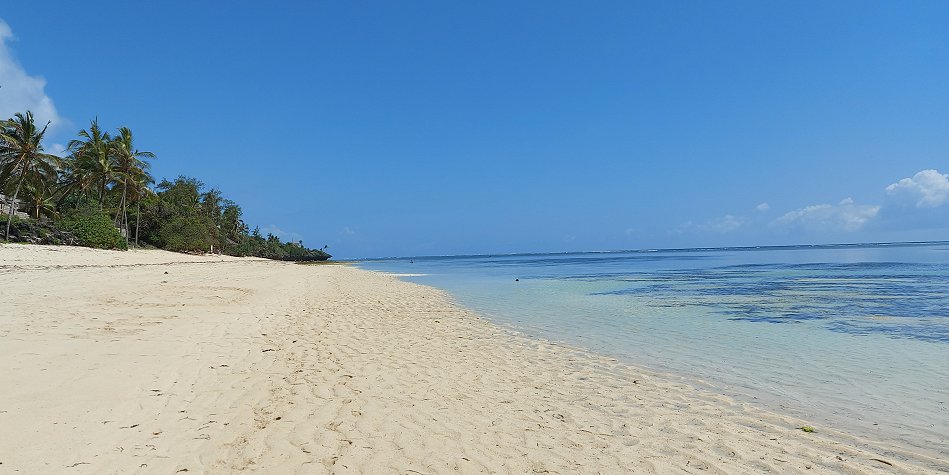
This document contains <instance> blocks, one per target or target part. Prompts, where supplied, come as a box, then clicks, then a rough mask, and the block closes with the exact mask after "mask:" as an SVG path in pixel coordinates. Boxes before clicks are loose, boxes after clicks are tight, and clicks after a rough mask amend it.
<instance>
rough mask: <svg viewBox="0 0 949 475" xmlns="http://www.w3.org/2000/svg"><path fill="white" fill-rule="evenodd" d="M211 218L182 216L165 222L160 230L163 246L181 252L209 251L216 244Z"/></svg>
mask: <svg viewBox="0 0 949 475" xmlns="http://www.w3.org/2000/svg"><path fill="white" fill-rule="evenodd" d="M211 228H212V225H211V223H210V220H208V219H207V218H205V217H203V216H182V217H177V218H172V219H171V221H168V222H167V223H164V224H163V225H162V226H161V229H160V230H159V231H158V234H159V237H160V238H161V242H162V244H163V246H162V247H163V248H165V249H167V250H169V251H179V252H195V251H201V252H207V251H208V250H210V249H211V245H212V244H214V236H213V235H212V232H211Z"/></svg>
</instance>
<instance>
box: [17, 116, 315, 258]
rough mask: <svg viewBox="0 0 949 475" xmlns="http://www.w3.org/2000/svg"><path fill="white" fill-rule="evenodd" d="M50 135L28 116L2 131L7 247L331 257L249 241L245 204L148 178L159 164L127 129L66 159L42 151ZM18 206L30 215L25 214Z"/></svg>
mask: <svg viewBox="0 0 949 475" xmlns="http://www.w3.org/2000/svg"><path fill="white" fill-rule="evenodd" d="M47 127H49V123H47V124H46V125H45V126H43V127H39V126H38V125H37V123H36V121H35V118H34V117H33V114H32V112H30V111H27V112H26V113H17V114H15V115H14V117H12V118H10V119H7V120H2V121H0V194H3V195H6V197H7V199H6V202H5V203H4V204H5V206H4V207H5V208H6V209H4V210H3V211H4V213H3V214H4V216H3V217H2V218H0V223H2V225H3V228H4V234H3V238H4V240H6V241H11V240H20V241H30V240H31V239H32V240H34V241H36V240H43V242H46V241H49V242H54V243H59V242H64V243H73V244H80V245H86V246H91V247H100V248H117V249H127V248H128V247H129V246H136V247H139V246H146V247H147V246H152V247H157V248H161V249H167V250H171V251H179V252H208V251H217V252H221V253H225V254H230V255H237V256H257V257H266V258H270V259H282V260H325V259H328V258H329V257H330V255H329V254H327V253H326V247H325V246H324V247H323V248H322V249H308V248H306V247H305V246H304V245H303V242H302V241H298V242H283V241H282V240H280V239H279V238H277V237H276V236H273V235H272V234H268V235H267V236H263V235H262V234H261V233H260V231H259V229H256V228H255V229H254V230H252V231H251V230H250V229H249V228H248V226H247V224H246V223H245V222H244V221H243V219H242V212H241V208H240V206H239V205H238V204H237V203H235V202H233V201H231V200H229V199H227V198H225V197H224V195H223V194H222V193H221V191H220V190H217V189H214V188H210V189H208V188H207V187H206V186H205V185H204V183H202V182H201V181H199V180H197V179H195V178H190V177H185V176H179V177H178V178H176V179H174V180H171V181H169V180H166V179H163V180H161V181H160V182H158V183H157V184H156V183H155V180H154V178H153V177H152V175H151V173H150V169H151V161H152V160H154V159H155V158H156V156H155V154H154V153H152V152H148V151H143V150H139V149H138V147H137V146H136V144H135V139H134V136H133V134H132V131H131V130H130V129H129V128H128V127H121V128H119V129H118V130H116V131H115V133H114V134H110V133H109V132H106V131H103V130H102V128H101V127H100V126H99V123H98V120H97V119H94V120H92V122H91V123H90V125H89V128H87V129H82V130H80V131H79V133H78V134H77V138H75V139H73V140H71V141H70V142H69V145H68V147H67V148H66V152H65V154H64V156H63V157H59V156H57V155H54V154H50V153H47V152H46V151H45V150H44V148H43V138H44V136H45V134H46V130H47ZM17 205H20V206H22V208H23V209H24V211H23V212H20V213H18V212H17V208H18V206H17ZM18 214H19V215H20V216H17V215H18ZM23 214H26V215H27V216H28V217H23V216H22V215H23ZM30 236H31V237H32V238H31V239H29V238H28V237H30Z"/></svg>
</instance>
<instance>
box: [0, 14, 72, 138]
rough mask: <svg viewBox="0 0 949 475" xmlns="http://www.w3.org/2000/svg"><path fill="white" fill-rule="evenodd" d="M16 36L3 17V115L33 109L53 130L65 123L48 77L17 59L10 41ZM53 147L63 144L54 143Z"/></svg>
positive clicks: (0, 110) (0, 70) (0, 67)
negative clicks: (49, 93)
mask: <svg viewBox="0 0 949 475" xmlns="http://www.w3.org/2000/svg"><path fill="white" fill-rule="evenodd" d="M13 39H14V36H13V30H12V29H10V26H9V25H7V23H6V22H5V21H3V19H0V117H2V118H4V119H5V118H9V117H13V114H15V113H17V112H26V111H28V110H30V111H33V116H34V117H36V121H37V123H39V124H40V125H41V126H42V125H44V124H46V121H50V126H49V129H50V131H52V130H54V129H55V128H57V127H60V126H63V125H65V124H64V123H63V122H64V120H63V118H62V117H60V116H59V113H58V112H57V111H56V106H55V105H54V104H53V100H52V99H51V98H50V97H49V96H47V95H46V91H45V88H46V80H45V79H43V78H42V77H41V76H31V75H30V74H28V73H27V72H26V71H25V70H24V69H23V66H22V65H21V64H20V63H19V62H18V61H17V60H16V57H15V56H14V54H13V50H12V48H10V44H9V43H10V42H11V41H13ZM50 148H53V149H54V150H58V149H59V148H61V147H56V146H55V145H50Z"/></svg>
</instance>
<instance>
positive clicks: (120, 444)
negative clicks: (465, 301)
mask: <svg viewBox="0 0 949 475" xmlns="http://www.w3.org/2000/svg"><path fill="white" fill-rule="evenodd" d="M212 262H213V263H214V265H213V266H208V265H207V264H208V263H212ZM165 272H167V274H165ZM0 288H3V289H4V292H3V294H0V308H5V309H11V308H12V309H13V312H12V313H10V312H5V313H6V315H7V316H4V317H0V341H2V342H3V343H4V344H3V345H0V360H2V361H5V364H7V365H8V368H9V369H8V370H5V371H4V372H3V373H2V374H0V386H3V387H8V388H14V389H12V390H11V391H6V392H4V393H3V394H0V431H2V437H0V440H2V441H3V442H0V473H6V472H7V471H10V472H11V473H12V472H13V471H14V470H18V469H19V470H22V471H26V472H35V471H64V470H66V469H69V470H74V471H76V472H77V473H103V472H105V473H114V472H122V473H125V472H129V471H140V472H145V471H148V472H150V471H162V470H164V471H171V472H174V471H180V470H182V469H188V471H189V472H210V473H227V472H234V471H241V470H262V471H270V472H276V471H282V472H286V471H304V472H307V473H310V472H315V473H331V472H334V471H344V472H352V471H356V472H358V471H365V472H386V473H388V472H404V471H407V470H415V471H419V472H421V473H431V472H436V473H442V472H457V471H460V472H466V473H468V472H472V473H473V472H479V471H490V472H511V473H514V472H517V473H523V472H531V471H533V472H544V471H550V472H561V473H564V472H577V471H582V472H596V471H600V472H616V471H636V472H668V471H694V470H699V471H706V470H707V471H712V472H719V473H736V472H747V473H758V472H763V471H776V472H788V471H805V470H809V469H813V470H816V471H817V472H838V473H839V472H844V473H893V472H894V471H896V472H902V473H925V472H928V471H936V470H947V469H949V468H947V466H949V464H947V463H946V462H945V461H941V460H937V459H933V458H930V457H926V456H923V455H919V454H913V453H908V452H902V451H899V450H894V449H893V448H888V447H882V446H880V445H879V444H875V443H873V442H872V441H868V440H864V439H859V438H857V437H853V436H848V435H846V434H843V433H838V432H835V431H833V430H832V429H825V428H818V432H817V433H805V432H802V431H801V430H799V429H797V427H802V426H803V425H806V422H804V421H800V420H797V419H794V418H792V417H787V416H783V415H780V414H776V413H769V412H765V411H763V410H759V409H756V408H753V407H749V406H748V405H746V404H744V403H740V402H737V401H736V400H734V399H731V398H728V397H724V396H719V395H716V394H713V393H710V392H707V391H703V390H701V389H698V388H696V387H694V386H692V385H690V384H687V383H686V382H683V381H677V380H676V378H670V375H663V374H661V373H656V372H654V371H651V370H644V369H641V368H638V367H636V366H632V365H629V364H626V363H623V362H620V361H618V360H616V359H614V358H611V357H608V356H604V355H599V354H596V353H592V352H589V351H587V350H582V349H579V348H574V347H571V346H568V345H565V344H562V343H556V342H549V341H545V340H542V339H536V338H531V337H528V336H525V335H523V334H518V332H516V331H515V330H513V329H510V328H505V327H503V326H500V325H496V324H493V323H491V322H489V321H487V320H486V319H484V318H482V317H480V316H479V315H477V314H475V313H473V312H471V311H469V310H467V309H464V308H462V307H460V306H458V305H457V304H456V303H455V302H454V301H453V300H452V298H451V297H450V296H449V295H448V294H447V293H446V292H444V291H441V290H438V289H435V288H432V287H427V286H423V285H420V284H414V283H411V282H405V281H402V280H399V279H398V278H397V277H395V276H391V275H384V274H382V273H376V272H372V271H368V270H362V269H358V268H354V267H353V266H348V265H341V266H326V265H317V266H306V265H297V264H292V263H281V262H274V261H267V260H258V259H248V258H228V257H217V256H214V257H202V256H189V255H180V254H172V253H167V252H164V251H128V252H110V251H95V250H89V249H83V248H66V247H52V246H18V245H3V246H0ZM119 448H121V450H120V449H119Z"/></svg>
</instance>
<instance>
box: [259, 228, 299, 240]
mask: <svg viewBox="0 0 949 475" xmlns="http://www.w3.org/2000/svg"><path fill="white" fill-rule="evenodd" d="M260 233H261V234H263V235H264V236H266V235H268V234H273V235H274V236H277V237H278V238H280V240H281V241H289V242H297V241H302V240H303V236H301V235H300V234H298V233H295V232H292V231H284V230H283V229H280V228H278V227H277V225H275V224H268V225H266V226H264V227H263V228H261V229H260Z"/></svg>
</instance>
